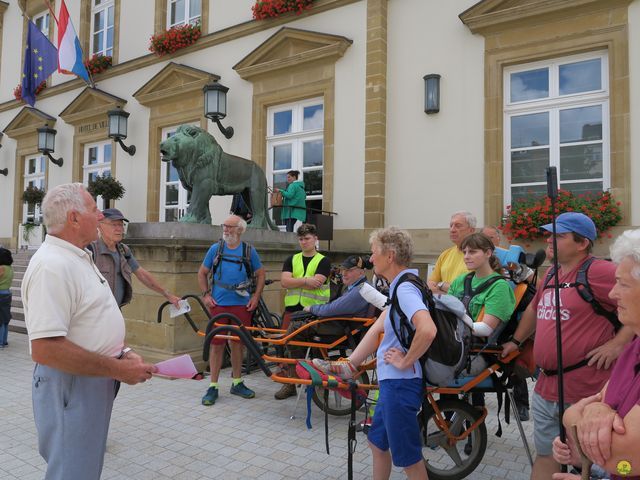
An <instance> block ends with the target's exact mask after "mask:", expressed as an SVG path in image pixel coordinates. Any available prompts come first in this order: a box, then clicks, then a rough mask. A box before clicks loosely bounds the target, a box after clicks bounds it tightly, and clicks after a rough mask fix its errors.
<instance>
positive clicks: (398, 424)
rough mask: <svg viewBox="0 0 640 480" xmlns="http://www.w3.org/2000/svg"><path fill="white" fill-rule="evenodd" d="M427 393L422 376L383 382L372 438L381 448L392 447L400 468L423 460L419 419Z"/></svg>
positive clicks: (394, 457)
mask: <svg viewBox="0 0 640 480" xmlns="http://www.w3.org/2000/svg"><path fill="white" fill-rule="evenodd" d="M423 396H424V391H423V388H422V379H421V378H412V379H408V380H407V379H404V380H393V379H390V380H381V381H380V396H379V398H378V404H377V405H376V412H375V415H374V416H373V424H372V425H371V428H370V429H369V435H368V438H369V442H371V443H372V444H373V445H374V446H375V447H377V448H379V449H380V450H383V451H387V450H389V449H390V450H391V459H392V460H393V464H394V465H395V466H396V467H402V468H404V467H410V466H411V465H414V464H416V463H418V462H420V461H422V459H423V457H422V439H421V437H420V425H419V424H418V418H417V415H418V412H419V411H420V407H421V405H422V397H423Z"/></svg>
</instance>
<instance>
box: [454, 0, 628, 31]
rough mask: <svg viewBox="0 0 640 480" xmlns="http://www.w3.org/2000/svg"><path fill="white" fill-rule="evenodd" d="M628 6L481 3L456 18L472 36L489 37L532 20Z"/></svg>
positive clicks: (577, 1) (515, 0)
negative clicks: (487, 35) (474, 34)
mask: <svg viewBox="0 0 640 480" xmlns="http://www.w3.org/2000/svg"><path fill="white" fill-rule="evenodd" d="M629 3H631V0H608V1H606V2H603V1H602V0H560V1H558V0H482V1H480V2H478V3H476V4H475V5H473V6H472V7H470V8H468V9H467V10H465V11H464V12H462V13H461V14H460V15H459V17H460V20H462V22H463V23H464V24H465V25H466V26H467V27H469V30H471V31H472V32H473V33H490V32H494V31H500V30H504V29H508V28H512V27H515V26H517V25H520V24H523V23H527V24H531V23H535V22H536V21H537V20H536V17H538V18H539V19H540V20H544V18H546V17H550V18H554V19H558V18H560V17H566V16H571V15H576V14H584V13H586V12H588V11H593V10H602V9H611V8H614V7H616V6H619V5H625V4H626V5H628V4H629Z"/></svg>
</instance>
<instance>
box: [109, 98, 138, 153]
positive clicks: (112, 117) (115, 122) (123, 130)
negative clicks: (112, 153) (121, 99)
mask: <svg viewBox="0 0 640 480" xmlns="http://www.w3.org/2000/svg"><path fill="white" fill-rule="evenodd" d="M107 115H109V138H113V139H114V140H115V141H116V142H118V144H119V145H120V146H121V147H122V149H123V150H124V151H125V152H127V153H128V154H129V155H135V154H136V146H135V145H131V146H129V147H127V146H126V145H125V144H124V143H122V140H124V139H125V138H127V122H128V118H129V115H130V113H129V112H125V111H124V110H122V109H121V108H120V107H116V109H115V110H109V111H108V112H107Z"/></svg>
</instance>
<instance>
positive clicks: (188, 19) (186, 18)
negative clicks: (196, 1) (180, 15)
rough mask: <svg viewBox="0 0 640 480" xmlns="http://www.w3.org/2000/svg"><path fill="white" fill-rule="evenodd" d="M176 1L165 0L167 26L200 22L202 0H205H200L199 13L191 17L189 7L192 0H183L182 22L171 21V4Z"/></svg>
mask: <svg viewBox="0 0 640 480" xmlns="http://www.w3.org/2000/svg"><path fill="white" fill-rule="evenodd" d="M177 1H178V0H167V28H171V27H177V26H180V25H187V24H192V25H195V24H196V23H201V22H202V1H205V2H206V1H207V0H202V1H201V2H200V13H199V14H198V15H195V16H193V17H189V9H190V6H191V1H192V0H184V20H183V21H182V22H176V23H171V5H173V4H174V3H176V2H177Z"/></svg>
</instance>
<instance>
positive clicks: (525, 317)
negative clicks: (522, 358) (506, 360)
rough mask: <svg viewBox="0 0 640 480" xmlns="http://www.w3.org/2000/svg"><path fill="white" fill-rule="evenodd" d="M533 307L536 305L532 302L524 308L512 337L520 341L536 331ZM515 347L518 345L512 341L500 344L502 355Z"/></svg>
mask: <svg viewBox="0 0 640 480" xmlns="http://www.w3.org/2000/svg"><path fill="white" fill-rule="evenodd" d="M535 308H536V307H535V306H534V305H533V302H532V303H530V304H529V306H528V307H527V308H526V310H525V311H524V312H523V313H522V318H520V323H519V324H518V328H516V331H515V332H514V333H513V338H515V339H516V340H517V341H519V342H520V343H522V342H524V341H525V340H526V339H527V338H529V337H530V336H531V335H533V334H534V333H535V331H536V311H535ZM517 348H518V347H517V346H516V344H515V343H513V342H507V343H505V344H504V345H502V356H503V357H506V356H507V355H509V354H510V353H511V352H513V351H514V350H516V349H517Z"/></svg>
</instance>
